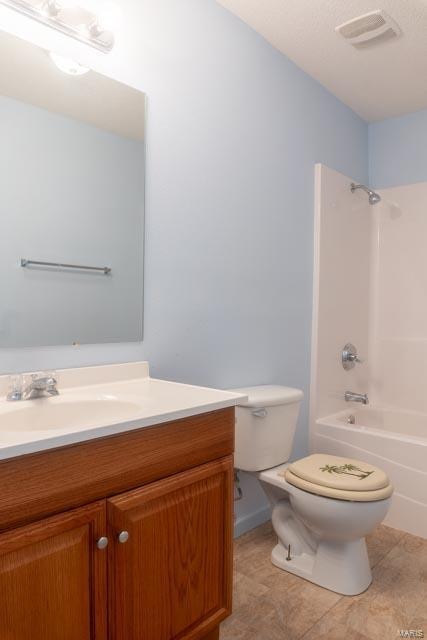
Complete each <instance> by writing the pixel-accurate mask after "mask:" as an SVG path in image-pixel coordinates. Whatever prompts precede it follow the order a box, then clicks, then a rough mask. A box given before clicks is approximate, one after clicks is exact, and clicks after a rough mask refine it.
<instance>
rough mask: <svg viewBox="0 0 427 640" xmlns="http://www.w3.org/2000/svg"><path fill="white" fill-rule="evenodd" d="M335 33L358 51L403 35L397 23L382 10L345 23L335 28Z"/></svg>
mask: <svg viewBox="0 0 427 640" xmlns="http://www.w3.org/2000/svg"><path fill="white" fill-rule="evenodd" d="M335 31H336V32H337V33H339V34H340V35H341V36H342V37H343V38H345V39H346V40H347V42H349V43H350V44H352V45H353V46H354V47H357V48H358V49H361V48H365V47H367V46H369V45H372V44H379V43H380V42H385V41H387V40H391V39H393V38H397V37H398V36H399V35H400V34H401V30H400V28H399V26H398V25H397V24H396V22H395V21H394V20H393V19H392V18H390V16H388V15H387V14H386V13H385V11H382V9H378V10H377V11H371V12H370V13H365V14H364V15H363V16H359V17H358V18H353V20H349V21H348V22H344V23H343V24H340V25H339V26H338V27H335Z"/></svg>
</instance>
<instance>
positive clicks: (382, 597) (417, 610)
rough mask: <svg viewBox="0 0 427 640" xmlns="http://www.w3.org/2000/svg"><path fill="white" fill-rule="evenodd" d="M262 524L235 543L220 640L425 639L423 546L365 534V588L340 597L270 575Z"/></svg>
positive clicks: (267, 535) (386, 531)
mask: <svg viewBox="0 0 427 640" xmlns="http://www.w3.org/2000/svg"><path fill="white" fill-rule="evenodd" d="M275 542H276V540H275V536H274V533H273V531H272V529H271V525H270V523H268V524H265V525H263V526H261V527H258V528H257V529H254V530H253V531H250V532H249V533H247V534H245V535H243V536H242V537H241V538H238V539H237V540H236V541H235V560H234V563H235V568H234V613H233V615H232V616H231V617H230V618H229V619H228V620H226V621H225V622H224V623H223V624H222V626H221V636H220V637H221V640H299V639H303V640H388V639H390V640H393V639H394V638H396V639H397V638H399V637H400V635H399V633H398V630H400V629H423V630H424V637H425V638H427V540H423V539H421V538H416V537H415V536H411V535H409V534H405V533H403V532H402V531H397V530H396V529H390V528H389V527H384V526H380V527H378V528H377V529H376V530H375V531H374V533H373V534H372V535H371V536H369V538H368V540H367V542H368V550H369V557H370V559H371V565H372V567H373V571H372V572H373V582H372V584H371V586H370V588H369V589H368V590H367V591H366V592H365V593H362V594H361V595H360V596H352V597H347V596H340V595H338V594H335V593H332V592H331V591H327V590H326V589H322V588H321V587H317V586H316V585H314V584H311V583H310V582H307V581H305V580H302V579H301V578H297V577H296V576H293V575H291V574H289V573H286V572H285V571H282V570H280V569H277V568H276V567H274V566H273V565H272V564H271V562H270V553H271V549H272V547H273V546H274V544H275Z"/></svg>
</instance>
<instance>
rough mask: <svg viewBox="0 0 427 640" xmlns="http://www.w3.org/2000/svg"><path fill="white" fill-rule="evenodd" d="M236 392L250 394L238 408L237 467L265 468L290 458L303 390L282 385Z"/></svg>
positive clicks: (235, 459)
mask: <svg viewBox="0 0 427 640" xmlns="http://www.w3.org/2000/svg"><path fill="white" fill-rule="evenodd" d="M232 391H236V392H238V393H242V394H244V395H245V396H247V397H248V399H247V401H244V402H242V403H241V405H239V406H238V407H237V408H236V432H235V433H236V436H235V437H236V442H235V454H234V466H235V468H236V469H241V470H242V471H261V470H263V469H270V468H271V467H276V466H277V465H279V464H282V463H284V462H286V461H287V460H289V457H290V455H291V450H292V444H293V441H294V435H295V428H296V424H297V419H298V414H299V408H300V404H301V400H302V398H303V392H302V391H300V390H299V389H292V388H291V387H281V386H259V387H245V388H241V389H232Z"/></svg>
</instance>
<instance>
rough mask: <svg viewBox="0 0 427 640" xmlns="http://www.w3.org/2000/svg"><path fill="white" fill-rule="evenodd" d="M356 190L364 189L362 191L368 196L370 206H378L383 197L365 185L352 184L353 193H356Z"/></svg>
mask: <svg viewBox="0 0 427 640" xmlns="http://www.w3.org/2000/svg"><path fill="white" fill-rule="evenodd" d="M356 189H362V191H364V192H365V193H367V194H368V196H369V204H377V202H381V196H380V195H379V194H378V193H375V191H372V189H368V187H365V185H364V184H355V183H354V182H352V183H351V187H350V191H351V193H354V192H355V191H356Z"/></svg>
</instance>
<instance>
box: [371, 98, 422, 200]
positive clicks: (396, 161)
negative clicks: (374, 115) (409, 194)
mask: <svg viewBox="0 0 427 640" xmlns="http://www.w3.org/2000/svg"><path fill="white" fill-rule="evenodd" d="M369 165H370V184H371V185H372V187H374V188H376V189H382V188H385V187H393V186H398V185H403V184H412V183H414V182H423V181H425V180H427V110H425V111H417V112H416V113H411V114H409V115H406V116H401V117H400V118H390V119H388V120H383V121H382V122H375V123H373V124H371V125H370V126H369Z"/></svg>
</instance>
